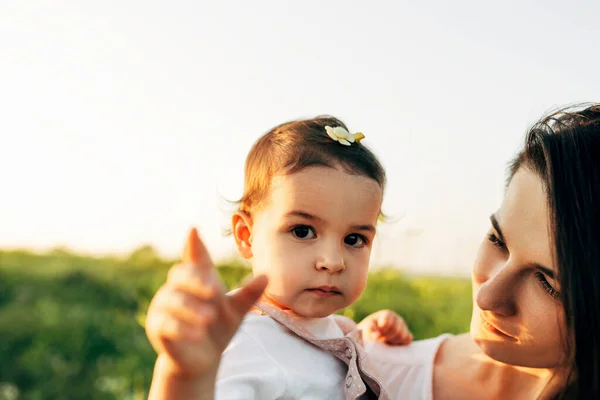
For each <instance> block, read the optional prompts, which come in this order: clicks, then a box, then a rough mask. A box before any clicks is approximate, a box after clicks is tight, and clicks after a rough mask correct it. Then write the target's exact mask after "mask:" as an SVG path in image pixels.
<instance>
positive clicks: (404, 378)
mask: <svg viewBox="0 0 600 400" xmlns="http://www.w3.org/2000/svg"><path fill="white" fill-rule="evenodd" d="M450 336H452V335H449V334H445V335H441V336H438V337H435V338H431V339H427V340H417V341H416V342H413V343H411V344H410V345H408V346H388V345H385V344H382V343H378V342H377V343H374V342H365V344H364V347H365V352H366V353H367V354H368V357H369V360H370V361H371V364H373V365H376V366H377V371H376V372H377V377H378V378H379V381H380V382H381V383H382V385H383V387H384V389H385V390H386V391H387V392H388V393H389V394H390V396H391V397H392V399H407V400H433V367H434V362H435V356H436V354H437V352H438V350H439V348H440V346H441V345H442V343H443V342H444V341H445V340H446V339H448V338H449V337H450Z"/></svg>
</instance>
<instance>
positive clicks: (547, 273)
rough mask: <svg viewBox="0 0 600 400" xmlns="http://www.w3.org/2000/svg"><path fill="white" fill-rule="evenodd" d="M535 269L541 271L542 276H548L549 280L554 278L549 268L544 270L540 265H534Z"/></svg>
mask: <svg viewBox="0 0 600 400" xmlns="http://www.w3.org/2000/svg"><path fill="white" fill-rule="evenodd" d="M535 267H536V268H537V269H539V270H540V271H542V272H543V273H544V274H546V275H548V276H549V277H550V278H551V279H554V278H555V274H554V271H552V270H551V269H550V268H546V267H544V266H543V265H540V264H535Z"/></svg>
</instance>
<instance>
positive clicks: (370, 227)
mask: <svg viewBox="0 0 600 400" xmlns="http://www.w3.org/2000/svg"><path fill="white" fill-rule="evenodd" d="M352 229H353V230H357V231H369V232H373V233H375V232H376V229H375V226H374V225H355V226H353V227H352Z"/></svg>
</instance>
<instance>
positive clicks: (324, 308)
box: [233, 166, 383, 318]
mask: <svg viewBox="0 0 600 400" xmlns="http://www.w3.org/2000/svg"><path fill="white" fill-rule="evenodd" d="M382 198H383V193H382V189H381V187H380V186H379V184H378V183H377V182H376V181H375V180H373V179H371V178H368V177H365V176H362V175H354V174H349V173H348V172H346V171H344V170H343V169H342V168H329V167H323V166H315V167H308V168H305V169H303V170H301V171H299V172H296V173H294V174H291V175H278V176H275V177H274V178H273V180H272V182H271V187H270V192H269V193H268V195H267V196H266V197H265V198H264V199H263V202H262V203H261V204H260V207H259V208H258V209H257V210H252V211H251V215H249V214H246V213H241V212H240V213H237V214H236V215H235V216H234V218H233V231H234V235H235V238H236V243H237V244H238V249H239V251H240V254H242V256H244V257H246V258H248V259H249V260H250V261H251V263H252V268H253V271H254V273H255V274H264V275H266V276H267V277H268V278H269V285H268V287H267V290H266V291H265V296H266V298H267V299H268V300H269V301H271V302H272V303H274V304H275V305H277V306H278V307H280V308H282V309H289V310H291V311H293V312H295V313H296V314H298V315H300V316H302V317H309V318H313V317H325V316H328V315H330V314H332V313H334V312H335V311H337V310H340V309H342V308H345V307H347V306H349V305H350V304H352V303H353V302H355V301H356V300H357V299H358V297H359V296H360V295H361V293H362V292H363V290H364V288H365V285H366V282H367V275H368V270H369V258H370V254H371V247H372V244H373V240H374V238H375V230H376V224H377V218H378V216H379V213H380V209H381V202H382Z"/></svg>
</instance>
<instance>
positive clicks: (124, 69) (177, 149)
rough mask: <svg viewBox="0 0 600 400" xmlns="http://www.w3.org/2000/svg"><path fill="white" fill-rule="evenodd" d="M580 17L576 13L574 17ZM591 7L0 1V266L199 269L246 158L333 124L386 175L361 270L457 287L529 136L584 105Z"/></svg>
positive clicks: (596, 63) (216, 239)
mask: <svg viewBox="0 0 600 400" xmlns="http://www.w3.org/2000/svg"><path fill="white" fill-rule="evenodd" d="M575 3H576V4H577V7H573V6H572V5H571V4H575ZM599 15H600V3H599V2H598V1H595V0H589V1H578V2H574V3H565V2H558V1H510V2H501V3H498V2H495V3H494V4H492V3H491V2H481V1H453V2H446V1H435V2H417V1H411V2H408V1H378V2H364V1H348V0H344V1H327V2H325V1H302V2H291V1H281V0H277V1H274V0H273V1H254V2H250V1H228V2H199V1H177V2H166V1H165V2H147V1H102V2H91V1H53V2H35V1H27V2H17V1H4V0H0V109H1V110H2V111H1V112H0V135H1V142H0V143H1V145H0V174H1V179H2V180H1V182H2V186H1V188H2V195H1V196H0V248H14V247H26V248H33V249H39V250H44V249H48V248H51V247H53V246H67V247H69V248H72V249H75V250H78V251H84V252H88V253H94V254H102V253H127V252H129V251H131V250H133V249H134V248H135V247H136V246H139V245H142V244H146V243H149V244H152V245H154V246H155V247H156V248H157V249H158V250H159V251H160V252H161V254H163V255H165V256H169V257H174V256H177V254H178V253H179V251H180V247H181V245H182V243H183V240H184V238H185V235H186V232H187V230H188V228H189V227H191V226H197V227H198V228H199V230H200V231H201V233H202V235H203V237H204V239H205V240H206V242H207V244H208V247H209V248H210V250H211V251H212V253H213V257H214V258H215V259H222V258H227V257H230V256H232V255H234V254H235V251H234V247H233V240H232V238H230V237H223V236H222V235H221V229H222V228H223V227H226V226H227V223H228V221H229V210H228V209H227V207H226V204H225V203H224V202H223V200H222V198H227V199H236V198H237V197H239V196H240V195H241V190H242V177H243V163H244V159H245V156H246V153H247V152H248V150H249V149H250V146H251V145H252V143H253V142H254V141H255V140H256V139H257V138H258V137H259V136H260V135H261V134H263V133H264V132H266V131H267V130H269V129H270V128H271V127H272V126H274V125H276V124H279V123H281V122H284V121H287V120H290V119H296V118H306V117H313V116H315V115H318V114H332V115H334V116H336V117H338V118H341V119H342V120H344V121H345V122H346V123H347V124H348V125H349V127H350V129H351V130H353V131H362V132H364V133H365V135H366V139H365V140H364V141H363V143H364V144H365V145H367V146H370V147H371V148H372V149H373V150H374V151H375V152H376V154H377V155H378V156H379V157H380V159H381V161H382V163H383V164H384V166H385V167H386V169H387V173H388V179H389V185H388V187H387V193H386V199H385V201H384V212H386V213H387V214H389V215H392V216H394V217H396V219H397V222H395V223H389V224H387V225H384V226H381V227H380V230H379V237H378V239H377V240H378V241H377V243H376V248H375V249H374V254H373V264H374V265H382V264H390V265H395V266H400V267H405V268H406V269H408V270H409V271H411V272H415V273H420V272H438V273H461V274H463V273H468V271H469V269H470V268H471V264H472V261H473V258H474V254H475V251H476V249H477V247H478V245H479V242H480V241H481V239H482V238H483V236H484V233H485V231H486V230H487V228H488V216H489V214H490V213H492V212H493V211H495V209H496V208H497V207H498V206H499V205H500V201H501V197H502V192H503V185H504V175H505V168H506V164H507V162H508V160H509V159H510V158H511V157H512V156H513V155H514V153H515V151H516V150H517V149H518V148H519V145H520V144H521V143H522V139H523V136H524V133H525V132H526V129H527V127H528V126H529V125H530V124H531V123H533V122H534V121H535V120H536V119H537V118H539V117H540V116H541V115H542V114H543V113H544V112H546V111H548V110H550V109H553V108H555V107H557V106H560V105H564V104H568V103H575V102H582V101H600V73H598V71H600V51H598V39H599V38H600V24H599V23H598V16H599Z"/></svg>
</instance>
